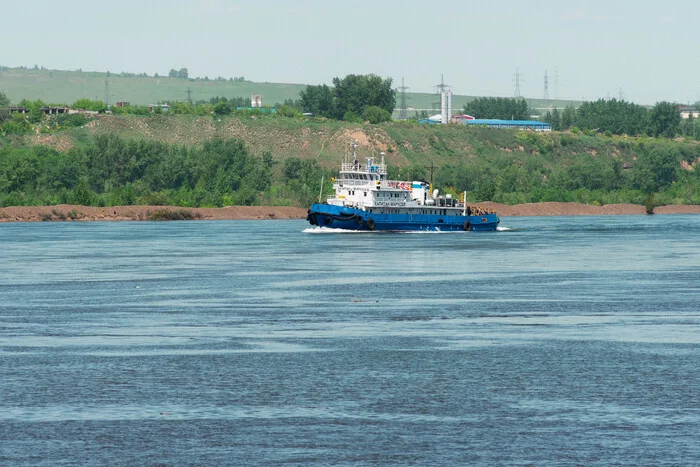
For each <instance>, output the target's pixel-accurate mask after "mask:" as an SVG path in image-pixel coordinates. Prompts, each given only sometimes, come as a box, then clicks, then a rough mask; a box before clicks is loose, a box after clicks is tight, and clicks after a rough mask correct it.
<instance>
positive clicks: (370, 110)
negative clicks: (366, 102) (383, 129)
mask: <svg viewBox="0 0 700 467" xmlns="http://www.w3.org/2000/svg"><path fill="white" fill-rule="evenodd" d="M362 118H363V119H365V120H367V121H368V122H370V123H372V124H377V123H381V122H388V121H390V120H391V114H390V113H389V112H387V111H386V110H384V109H382V108H381V107H377V106H376V105H370V106H367V107H365V111H364V112H363V113H362Z"/></svg>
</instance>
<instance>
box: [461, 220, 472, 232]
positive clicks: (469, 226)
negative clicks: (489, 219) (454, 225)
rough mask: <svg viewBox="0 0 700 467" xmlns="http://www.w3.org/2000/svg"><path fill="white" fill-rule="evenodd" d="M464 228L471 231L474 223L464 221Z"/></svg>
mask: <svg viewBox="0 0 700 467" xmlns="http://www.w3.org/2000/svg"><path fill="white" fill-rule="evenodd" d="M462 229H463V230H464V231H465V232H469V231H470V230H471V229H472V223H471V222H469V221H464V224H463V225H462Z"/></svg>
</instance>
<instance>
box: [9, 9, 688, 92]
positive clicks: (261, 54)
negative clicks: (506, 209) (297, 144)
mask: <svg viewBox="0 0 700 467" xmlns="http://www.w3.org/2000/svg"><path fill="white" fill-rule="evenodd" d="M4 3H5V4H4V5H3V6H2V8H0V11H1V12H2V23H3V26H2V30H3V32H2V35H3V39H4V40H3V45H2V47H0V65H5V66H20V65H25V66H33V65H34V64H38V65H40V66H42V65H43V66H45V67H47V68H54V69H69V70H72V69H77V68H82V69H83V70H94V71H106V70H109V71H112V72H120V71H128V72H135V73H140V72H146V73H148V74H149V75H152V74H153V73H156V72H157V73H159V74H167V72H168V71H169V70H170V69H171V68H176V69H179V68H181V67H187V68H188V70H189V72H190V76H201V77H204V76H205V75H206V76H209V78H214V77H216V76H224V77H227V78H228V77H232V76H241V75H243V76H245V77H246V79H250V80H252V81H271V82H287V83H305V84H319V83H329V84H330V82H331V79H332V78H333V77H335V76H340V77H343V76H345V75H347V74H349V73H360V74H365V73H375V74H378V75H380V76H382V77H392V78H394V82H395V83H396V84H397V85H399V84H400V82H401V78H402V77H404V78H405V80H406V85H407V86H409V87H410V88H411V91H415V92H433V91H434V88H433V86H434V85H436V84H438V83H439V82H440V75H441V74H444V76H445V83H447V84H450V85H451V86H452V89H453V91H454V92H455V93H456V94H468V95H490V96H512V95H513V94H514V85H515V71H516V68H518V69H519V70H520V74H521V82H520V93H521V95H523V96H525V97H535V98H537V97H542V95H543V91H544V74H545V70H547V72H548V75H549V95H550V97H552V98H554V97H560V98H573V99H582V98H584V99H586V100H590V99H596V98H598V97H618V96H619V94H620V90H621V91H622V93H623V96H624V97H625V98H626V99H628V100H632V101H634V102H637V103H641V104H653V103H654V102H657V101H660V100H672V101H677V102H682V103H685V102H688V101H691V102H694V101H697V100H700V0H667V1H648V0H637V1H621V0H606V1H603V0H586V1H578V2H568V1H565V0H560V1H550V0H539V1H534V2H533V1H510V0H500V1H491V0H479V1H474V0H460V1H452V0H446V1H443V2H436V1H428V0H422V1H414V0H404V1H394V0H389V1H383V0H374V1H369V0H352V1H344V0H339V1H332V0H296V1H281V0H255V1H247V2H243V1H226V0H192V1H182V0H179V1H178V0H140V1H135V0H114V1H103V0H64V1H60V2H59V1H55V0H46V1H44V0H21V1H10V2H4ZM557 77H558V79H557Z"/></svg>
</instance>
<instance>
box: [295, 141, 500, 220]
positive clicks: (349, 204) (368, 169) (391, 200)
mask: <svg viewBox="0 0 700 467" xmlns="http://www.w3.org/2000/svg"><path fill="white" fill-rule="evenodd" d="M352 155H353V161H352V162H343V163H342V164H341V167H340V173H339V176H338V178H336V179H335V180H333V188H334V190H335V195H334V196H331V197H329V198H328V200H327V201H326V202H325V203H315V204H313V205H312V206H311V208H310V209H309V210H308V216H307V217H306V219H307V220H308V221H309V223H310V224H311V225H318V226H321V227H326V228H332V229H343V230H367V231H421V230H422V231H441V232H450V231H473V230H476V231H494V230H496V228H497V227H498V223H499V222H500V220H499V218H498V215H497V214H496V213H495V212H493V211H491V210H488V209H484V208H481V207H478V206H470V205H468V204H467V203H466V202H465V201H462V200H458V199H456V198H453V197H452V196H451V195H449V194H448V195H445V196H438V191H437V190H435V191H434V192H431V187H430V184H428V183H427V182H425V181H413V182H405V181H395V180H388V178H387V170H386V164H385V163H384V154H383V153H382V158H381V161H380V162H379V163H376V162H375V160H374V158H367V159H366V160H365V164H364V165H363V164H361V163H360V162H359V161H358V160H357V144H353V151H352Z"/></svg>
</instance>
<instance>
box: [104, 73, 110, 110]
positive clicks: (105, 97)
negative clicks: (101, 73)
mask: <svg viewBox="0 0 700 467" xmlns="http://www.w3.org/2000/svg"><path fill="white" fill-rule="evenodd" d="M104 101H105V107H107V108H109V70H107V77H106V78H105V96H104Z"/></svg>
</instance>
